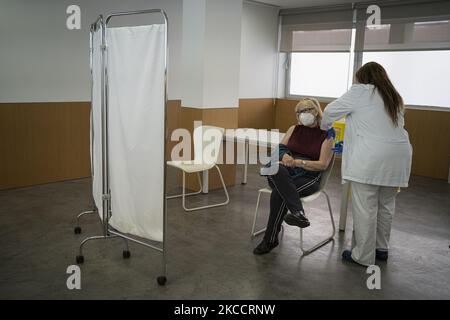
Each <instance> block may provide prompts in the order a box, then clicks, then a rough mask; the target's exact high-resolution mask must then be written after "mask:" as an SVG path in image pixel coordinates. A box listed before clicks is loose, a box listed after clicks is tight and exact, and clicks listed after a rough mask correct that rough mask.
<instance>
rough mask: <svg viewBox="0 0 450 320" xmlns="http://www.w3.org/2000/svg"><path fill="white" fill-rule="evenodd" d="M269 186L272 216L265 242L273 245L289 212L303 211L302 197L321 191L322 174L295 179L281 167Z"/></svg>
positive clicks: (270, 179) (270, 215)
mask: <svg viewBox="0 0 450 320" xmlns="http://www.w3.org/2000/svg"><path fill="white" fill-rule="evenodd" d="M268 180H269V186H270V187H271V188H272V194H271V196H270V214H269V221H268V222H267V230H266V233H265V235H264V240H265V241H267V242H269V243H273V242H274V241H275V239H277V238H278V233H279V232H280V228H281V224H282V223H283V218H284V216H285V215H286V213H287V210H288V209H289V211H291V212H299V211H301V210H303V205H302V202H301V201H300V197H306V196H309V195H311V194H313V193H314V192H316V191H317V190H318V189H319V184H320V173H319V172H311V175H304V176H300V177H296V178H295V179H293V178H292V177H291V176H290V174H289V171H288V169H287V168H286V167H285V166H283V165H280V166H279V169H278V173H277V174H275V175H273V176H269V177H268Z"/></svg>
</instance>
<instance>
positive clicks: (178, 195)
mask: <svg viewBox="0 0 450 320" xmlns="http://www.w3.org/2000/svg"><path fill="white" fill-rule="evenodd" d="M184 176H185V172H184V171H183V180H184V179H185V177H184ZM197 179H198V184H199V186H200V190H198V191H194V192H190V193H186V194H185V196H186V197H188V196H195V195H196V194H199V193H201V192H202V190H203V185H202V180H201V179H200V172H197ZM183 186H184V182H183ZM183 188H184V187H183ZM181 197H183V193H181V194H176V195H173V196H167V197H166V199H168V200H169V199H175V198H181Z"/></svg>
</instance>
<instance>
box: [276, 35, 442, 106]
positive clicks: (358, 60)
mask: <svg viewBox="0 0 450 320" xmlns="http://www.w3.org/2000/svg"><path fill="white" fill-rule="evenodd" d="M358 31H360V32H361V31H362V32H365V27H364V28H362V30H358V28H355V32H358ZM360 38H361V37H360ZM362 39H364V36H363V37H362ZM355 42H356V37H354V38H352V45H351V46H352V47H351V50H350V54H353V59H354V60H353V74H352V79H354V76H355V73H356V70H358V69H359V68H360V67H361V66H362V61H363V55H364V53H365V52H373V51H379V52H389V51H393V50H368V51H356V50H355V49H354V48H355ZM436 50H437V49H436ZM409 51H430V49H428V50H420V49H416V50H409ZM315 52H316V51H315ZM317 52H320V51H317ZM327 52H341V51H327ZM279 53H280V52H278V54H279ZM292 53H295V52H288V53H287V70H286V72H285V79H284V80H285V88H284V95H285V99H291V100H300V99H302V98H308V97H311V98H316V99H317V100H318V101H319V102H322V103H327V104H328V103H330V102H332V101H334V100H336V99H337V98H333V97H322V96H315V95H309V96H306V95H293V94H290V92H289V91H290V87H291V59H292ZM349 76H350V75H349ZM352 83H354V81H352ZM405 109H411V110H424V111H427V110H430V111H442V112H450V105H449V106H448V107H442V106H431V105H415V104H405Z"/></svg>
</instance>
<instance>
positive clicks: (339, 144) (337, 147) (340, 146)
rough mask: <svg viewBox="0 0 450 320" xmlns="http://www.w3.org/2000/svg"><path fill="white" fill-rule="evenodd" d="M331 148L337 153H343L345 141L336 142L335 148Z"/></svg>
mask: <svg viewBox="0 0 450 320" xmlns="http://www.w3.org/2000/svg"><path fill="white" fill-rule="evenodd" d="M331 150H333V152H334V153H336V154H341V153H342V151H343V150H344V141H338V142H336V144H335V145H334V148H332V149H331Z"/></svg>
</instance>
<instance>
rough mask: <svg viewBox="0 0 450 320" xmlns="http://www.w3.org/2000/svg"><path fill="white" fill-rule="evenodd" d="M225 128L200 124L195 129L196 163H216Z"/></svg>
mask: <svg viewBox="0 0 450 320" xmlns="http://www.w3.org/2000/svg"><path fill="white" fill-rule="evenodd" d="M224 131H225V129H224V128H220V127H215V126H198V127H197V128H195V129H194V163H197V164H200V163H201V164H216V163H217V160H218V158H219V154H220V146H221V144H222V140H223V134H224Z"/></svg>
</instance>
